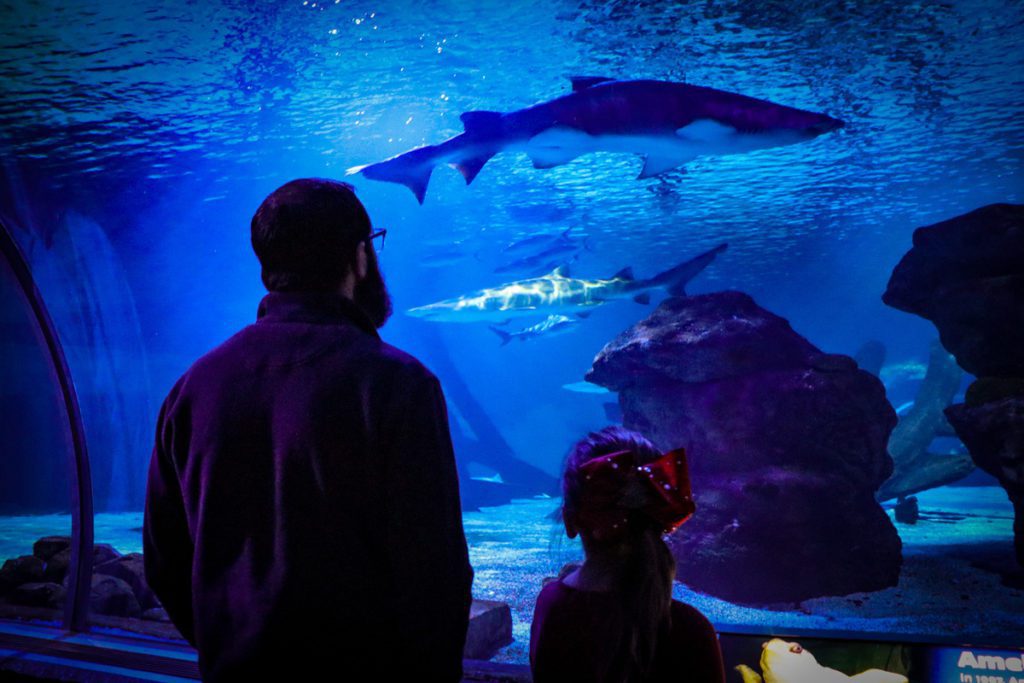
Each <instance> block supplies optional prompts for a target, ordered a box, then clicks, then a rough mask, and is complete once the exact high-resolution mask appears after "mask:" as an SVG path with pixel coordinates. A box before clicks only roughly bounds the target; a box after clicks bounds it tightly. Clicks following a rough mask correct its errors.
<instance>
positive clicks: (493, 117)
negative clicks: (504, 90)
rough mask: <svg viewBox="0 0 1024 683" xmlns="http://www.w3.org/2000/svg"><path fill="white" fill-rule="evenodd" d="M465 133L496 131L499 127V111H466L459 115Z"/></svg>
mask: <svg viewBox="0 0 1024 683" xmlns="http://www.w3.org/2000/svg"><path fill="white" fill-rule="evenodd" d="M459 120H460V121H462V127H463V128H464V129H465V131H466V132H467V133H470V134H472V133H487V132H492V133H493V132H496V131H497V130H498V129H499V128H501V112H500V111H482V110H481V111H467V112H465V113H463V114H462V115H461V116H459Z"/></svg>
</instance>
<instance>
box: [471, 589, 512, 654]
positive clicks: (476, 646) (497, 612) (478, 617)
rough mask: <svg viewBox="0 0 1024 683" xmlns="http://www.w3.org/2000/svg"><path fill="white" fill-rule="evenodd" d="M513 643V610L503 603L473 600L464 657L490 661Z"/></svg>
mask: <svg viewBox="0 0 1024 683" xmlns="http://www.w3.org/2000/svg"><path fill="white" fill-rule="evenodd" d="M511 642H512V610H511V609H509V606H508V605H507V604H505V603H503V602H496V601H494V600H473V604H472V605H471V606H470V608H469V628H468V629H467V630H466V645H465V647H464V648H463V651H462V656H463V657H464V658H466V659H490V658H491V657H493V656H494V655H495V654H496V653H497V652H498V650H500V649H501V648H503V647H505V646H506V645H508V644H509V643H511Z"/></svg>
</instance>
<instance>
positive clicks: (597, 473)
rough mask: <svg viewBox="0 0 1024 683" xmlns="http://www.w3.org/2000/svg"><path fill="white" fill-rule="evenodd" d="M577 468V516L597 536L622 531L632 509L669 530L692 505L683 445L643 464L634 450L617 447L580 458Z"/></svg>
mask: <svg viewBox="0 0 1024 683" xmlns="http://www.w3.org/2000/svg"><path fill="white" fill-rule="evenodd" d="M580 474H581V476H582V477H583V481H582V486H581V496H580V507H579V514H578V519H577V521H578V524H579V526H580V528H582V529H585V530H587V531H588V532H590V533H591V534H593V536H594V538H596V539H599V540H612V539H616V538H620V537H622V536H623V535H625V533H626V531H627V529H628V528H629V525H630V521H631V517H632V515H633V514H635V513H637V512H639V513H642V514H643V515H645V516H646V517H648V518H650V519H651V520H653V521H654V522H655V523H656V524H657V525H658V526H659V527H660V528H661V530H662V531H663V532H664V533H666V534H668V533H672V532H673V531H675V530H676V529H678V528H679V525H680V524H682V523H683V522H685V521H686V520H687V519H689V517H690V515H692V514H693V512H694V510H695V509H696V506H695V505H694V503H693V495H692V494H691V492H690V474H689V471H688V470H687V466H686V451H685V450H684V449H682V448H677V449H676V450H674V451H669V452H668V453H665V454H664V455H662V456H661V457H660V458H658V459H657V460H655V461H653V462H649V463H646V464H644V465H638V464H637V461H636V454H635V453H633V451H616V452H615V453H609V454H608V455H603V456H601V457H599V458H594V459H593V460H590V461H588V462H586V463H584V464H583V465H582V466H581V467H580ZM637 493H639V495H636V494H637ZM631 494H632V495H631ZM631 497H632V498H633V499H635V500H633V501H631V500H630V498H631Z"/></svg>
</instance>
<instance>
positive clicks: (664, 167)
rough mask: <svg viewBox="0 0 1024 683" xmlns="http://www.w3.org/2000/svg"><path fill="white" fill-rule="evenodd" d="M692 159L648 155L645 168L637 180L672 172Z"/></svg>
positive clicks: (687, 157) (645, 158)
mask: <svg viewBox="0 0 1024 683" xmlns="http://www.w3.org/2000/svg"><path fill="white" fill-rule="evenodd" d="M692 158H693V157H690V156H678V155H676V156H655V155H653V154H648V155H647V156H646V157H644V167H643V169H642V170H641V171H640V175H638V176H637V179H638V180H643V179H644V178H650V177H652V176H656V175H660V174H662V173H664V172H665V171H671V170H672V169H673V168H678V167H680V166H682V165H683V164H685V163H686V162H687V161H689V160H690V159H692Z"/></svg>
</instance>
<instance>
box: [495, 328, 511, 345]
mask: <svg viewBox="0 0 1024 683" xmlns="http://www.w3.org/2000/svg"><path fill="white" fill-rule="evenodd" d="M490 328H491V332H493V333H494V334H496V335H498V336H499V337H501V345H502V346H504V345H505V344H508V343H509V342H510V341H512V335H511V334H509V333H508V332H506V331H505V330H499V329H498V328H497V327H495V326H494V325H491V326H490Z"/></svg>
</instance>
